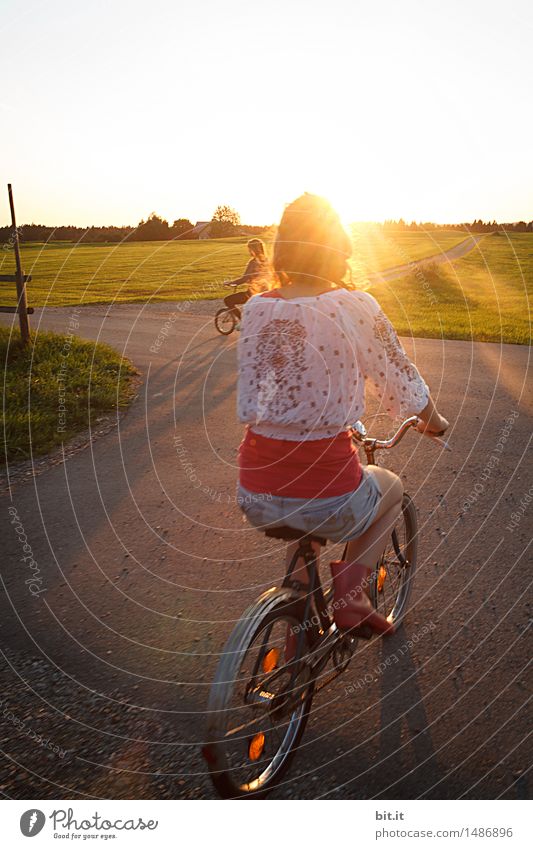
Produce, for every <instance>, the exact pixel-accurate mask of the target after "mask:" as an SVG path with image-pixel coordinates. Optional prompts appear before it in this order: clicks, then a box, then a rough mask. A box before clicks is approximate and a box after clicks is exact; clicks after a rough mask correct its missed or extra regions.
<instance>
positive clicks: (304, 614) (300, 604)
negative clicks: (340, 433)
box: [202, 416, 419, 799]
mask: <svg viewBox="0 0 533 849" xmlns="http://www.w3.org/2000/svg"><path fill="white" fill-rule="evenodd" d="M418 422H419V420H418V418H417V417H416V416H413V417H411V418H409V419H407V420H406V421H404V422H403V424H402V425H401V426H400V428H399V429H398V431H397V432H396V433H395V435H394V436H393V437H392V438H391V439H388V440H379V439H374V438H372V437H369V436H367V435H366V431H365V428H364V426H363V425H362V424H361V422H357V423H356V425H354V427H353V430H352V437H353V439H354V440H356V441H357V442H359V443H360V444H362V446H363V448H364V450H365V454H366V459H367V462H368V463H372V464H374V463H375V452H376V451H379V450H381V449H388V448H393V447H394V446H395V445H397V444H398V443H399V442H400V440H401V439H402V438H403V436H404V435H405V434H406V433H407V431H408V430H409V429H410V428H411V427H415V426H416V425H417V424H418ZM265 533H266V535H267V536H269V537H275V538H276V539H281V540H287V541H291V542H293V541H295V540H297V541H298V542H299V546H298V550H297V552H296V554H295V555H294V557H293V559H292V562H291V564H290V566H289V569H288V571H287V574H286V575H285V579H284V581H283V584H282V585H281V587H272V589H270V590H267V591H266V592H265V593H263V595H262V596H260V598H258V599H257V601H256V602H254V604H252V605H251V607H249V608H248V610H246V611H245V613H244V614H243V616H242V617H241V619H240V620H239V622H238V623H237V625H236V626H235V628H234V629H233V631H232V633H231V634H230V636H229V639H228V641H227V642H226V645H225V646H224V649H223V651H222V655H221V657H220V661H219V664H218V667H217V670H216V674H215V678H214V681H213V684H212V686H211V692H210V695H209V703H208V707H207V711H208V722H207V742H206V744H205V746H204V747H203V750H202V751H203V755H204V757H205V759H206V761H207V763H208V765H209V770H210V774H211V778H212V781H213V784H214V786H215V788H216V790H217V791H218V793H219V795H220V796H222V797H223V798H226V799H229V798H250V797H251V798H254V797H255V798H257V797H259V796H263V795H265V794H266V793H268V792H269V791H270V790H271V789H272V788H273V787H274V786H275V785H277V784H279V782H280V780H281V777H282V775H283V774H284V773H285V771H286V770H287V768H288V767H289V764H290V761H291V759H292V757H293V756H294V754H295V751H296V749H297V748H298V745H299V743H300V740H301V738H302V735H303V733H304V730H305V726H306V723H307V720H308V718H309V714H310V710H311V703H312V701H313V696H314V694H315V693H316V692H318V690H320V689H322V687H324V686H326V685H327V684H329V683H330V682H331V681H332V680H333V679H334V678H336V677H337V676H338V675H340V674H341V673H343V672H344V670H345V669H346V667H347V666H348V664H349V662H350V660H351V658H352V656H353V654H354V651H355V648H356V645H357V640H358V638H364V639H368V638H369V637H371V636H372V632H371V631H370V630H369V629H368V626H365V625H363V626H360V627H359V628H358V629H354V630H353V631H347V632H342V631H339V630H338V629H337V626H336V625H335V623H334V620H333V610H332V602H333V587H332V586H331V585H330V586H328V587H327V588H326V589H325V590H324V589H323V588H322V585H321V583H320V576H319V573H318V568H317V563H316V557H315V554H314V552H313V547H312V544H311V543H312V542H318V543H319V544H320V545H321V546H325V545H326V544H327V540H326V539H324V538H323V537H321V536H319V535H317V534H304V533H302V532H301V531H298V530H294V529H293V528H289V527H286V526H284V527H276V528H272V529H267V530H266V532H265ZM416 554H417V520H416V510H415V506H414V504H413V502H412V500H411V498H410V497H409V496H408V495H404V500H403V506H402V513H401V515H400V517H399V518H398V521H397V523H396V525H395V527H394V529H393V531H392V534H391V540H390V543H389V544H388V546H387V549H386V550H385V552H384V554H383V557H382V558H381V560H380V562H379V563H378V564H377V565H376V569H375V571H374V572H373V574H372V577H371V585H370V596H371V600H372V603H373V604H374V606H375V608H376V609H377V610H378V611H379V612H380V613H382V614H383V615H384V616H386V617H387V618H388V619H389V621H391V622H394V623H395V624H396V625H397V624H399V623H400V622H401V620H402V619H403V617H404V616H405V613H406V611H407V607H408V603H409V595H410V592H411V589H412V585H413V576H414V573H415V569H416ZM299 558H303V560H304V562H305V565H306V567H307V572H308V576H309V584H308V586H309V591H308V592H303V591H302V589H301V585H300V584H299V583H298V582H297V581H293V580H292V579H291V574H292V572H293V570H294V568H295V566H296V563H297V561H298V559H299ZM343 559H344V557H343ZM288 629H291V633H292V634H294V635H297V637H296V650H295V652H294V654H293V656H292V657H291V658H290V659H286V657H285V645H286V641H287V634H288V633H289V632H288Z"/></svg>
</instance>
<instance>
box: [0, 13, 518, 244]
mask: <svg viewBox="0 0 533 849" xmlns="http://www.w3.org/2000/svg"><path fill="white" fill-rule="evenodd" d="M261 9H263V7H262V6H261ZM125 10H126V12H127V13H126V14H124V11H125ZM258 10H259V4H256V3H253V2H244V0H228V3H226V4H225V5H224V7H221V6H220V4H218V3H216V2H215V0H205V2H204V3H203V4H202V5H201V7H198V8H196V7H194V8H187V11H186V13H184V12H182V11H181V10H180V8H179V6H176V4H174V3H172V2H171V0H155V2H154V3H153V4H152V5H151V7H150V14H147V13H146V10H145V8H144V6H143V5H142V4H141V3H140V2H138V0H136V2H132V3H129V4H128V5H127V6H125V5H124V4H121V3H118V4H111V5H110V4H105V3H103V2H101V0H97V2H96V3H95V4H93V5H92V6H91V7H90V8H89V7H81V6H77V5H75V4H69V3H68V2H67V0H51V2H49V3H47V4H44V2H37V3H34V4H33V5H32V6H30V7H25V8H24V11H21V7H20V6H19V5H18V4H16V3H15V0H5V5H4V13H3V19H2V23H3V29H4V32H3V35H4V42H3V43H4V47H3V50H2V56H1V57H0V70H2V71H3V73H4V78H9V79H10V84H9V85H8V86H6V88H5V90H4V91H3V93H2V99H1V102H0V112H1V114H2V116H3V119H4V121H5V122H6V123H7V122H8V123H9V125H10V127H11V129H10V132H9V133H5V138H4V139H3V147H4V156H3V163H4V167H3V169H2V172H3V176H4V177H5V179H3V180H2V182H3V183H7V182H11V183H12V184H13V189H14V193H15V202H16V207H17V217H18V220H19V221H23V222H26V223H28V222H39V221H43V222H61V223H58V224H55V223H46V225H45V226H77V227H87V226H99V227H106V226H116V227H121V226H126V227H130V226H136V225H135V224H132V221H135V222H139V221H140V220H141V219H146V218H147V216H148V215H149V214H150V212H151V211H152V210H154V209H155V210H156V211H157V214H158V215H160V216H161V217H163V218H164V219H166V220H168V221H169V222H172V221H173V220H174V219H175V218H178V217H187V218H189V219H190V220H191V221H192V222H193V223H194V222H195V221H202V220H209V219H206V212H205V210H214V209H215V207H216V206H217V205H218V204H228V205H230V206H232V207H234V208H235V209H236V210H237V211H238V212H239V213H240V215H241V220H242V221H243V222H249V221H250V222H256V221H268V222H277V221H278V220H279V218H280V216H281V213H282V211H283V208H284V206H285V204H286V203H288V202H290V201H291V200H292V199H294V198H295V197H297V196H298V195H300V194H301V193H302V192H303V191H306V190H307V191H313V192H316V193H317V194H321V195H324V196H325V197H327V198H328V199H329V200H330V201H331V203H332V204H333V206H334V207H336V208H337V209H338V211H339V212H340V214H341V216H342V217H343V219H344V220H345V221H350V222H353V223H366V222H376V223H377V222H382V221H385V220H391V219H393V220H397V219H399V218H403V219H404V220H405V221H420V222H425V223H430V222H431V223H435V224H438V225H440V226H442V225H443V224H450V223H452V222H453V221H457V222H458V223H466V222H471V221H474V220H477V219H482V220H484V221H486V220H490V221H492V220H496V221H499V222H506V223H511V222H517V221H521V220H524V221H529V220H531V219H532V218H533V210H532V205H531V198H530V194H531V192H530V186H531V185H532V184H533V163H532V161H531V156H530V151H529V145H530V139H531V137H532V135H533V132H532V131H533V117H532V114H531V109H530V108H529V90H528V88H529V79H530V76H531V60H530V51H529V43H530V40H531V30H532V20H533V18H532V14H531V8H530V6H529V4H526V2H525V0H518V2H516V3H515V4H513V6H512V8H506V9H505V11H504V12H503V13H502V8H501V5H500V4H499V3H496V2H494V0H491V2H488V3H483V2H481V0H473V2H471V3H469V4H468V6H467V7H464V6H463V5H462V4H461V3H460V2H459V0H451V2H450V3H448V4H447V5H446V8H438V9H437V8H432V9H428V7H427V5H426V4H424V3H422V2H420V0H408V2H406V3H404V4H401V5H400V4H394V3H392V2H387V3H385V4H380V6H379V8H377V7H375V8H369V7H368V4H365V3H363V2H362V1H361V0H357V2H351V0H350V2H348V0H332V2H331V3H330V4H328V7H327V9H323V8H322V7H321V6H319V5H318V4H312V3H309V2H303V0H295V2H294V3H292V4H290V6H286V5H284V4H282V3H281V0H273V2H272V4H270V6H269V13H268V14H263V15H262V16H259V15H258ZM103 22H105V26H104V25H103ZM21 57H22V59H21ZM13 71H15V73H13ZM43 74H44V82H40V80H41V78H42V77H43ZM36 80H38V81H39V85H37V84H36ZM13 128H15V129H13ZM17 128H20V129H17ZM0 194H1V197H2V200H0V222H3V221H4V220H5V221H6V222H8V221H9V208H8V203H7V192H6V193H4V192H1V191H0ZM211 214H212V213H211ZM87 221H108V222H109V221H112V222H114V223H113V224H93V225H87ZM65 222H68V224H66V223H65ZM256 226H257V225H256ZM265 226H270V225H265Z"/></svg>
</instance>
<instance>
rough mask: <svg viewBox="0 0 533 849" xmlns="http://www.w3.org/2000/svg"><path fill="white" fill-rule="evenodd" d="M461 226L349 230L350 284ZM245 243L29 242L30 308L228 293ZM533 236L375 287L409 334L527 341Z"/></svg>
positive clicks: (502, 237) (9, 259)
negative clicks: (351, 251) (423, 229)
mask: <svg viewBox="0 0 533 849" xmlns="http://www.w3.org/2000/svg"><path fill="white" fill-rule="evenodd" d="M466 235H467V234H466V233H465V232H461V231H458V230H451V231H446V230H442V231H440V230H436V231H427V232H416V231H414V232H405V231H396V232H383V230H382V229H381V228H379V227H375V226H372V225H365V226H357V227H354V228H352V238H353V242H354V257H353V260H352V273H353V279H354V282H355V284H356V285H357V286H361V287H365V286H366V285H367V278H368V275H370V274H371V273H372V272H373V271H379V270H383V269H386V268H391V267H393V266H397V265H402V264H405V263H407V262H409V261H412V260H417V259H423V258H426V257H430V256H433V255H434V254H437V253H439V252H440V251H445V250H447V249H449V248H451V247H453V246H454V245H456V244H458V243H459V242H461V241H463V239H464V238H465V237H466ZM246 259H247V251H246V238H244V237H239V238H236V239H213V240H206V241H176V242H170V243H166V242H144V243H136V244H124V245H116V244H114V245H101V244H100V245H79V246H76V245H72V244H71V243H68V244H66V243H50V244H44V245H43V244H30V245H24V246H23V265H24V269H25V271H26V273H31V274H32V275H33V279H32V281H31V283H29V284H28V301H29V303H30V305H31V306H45V305H48V306H63V305H71V304H76V305H77V304H94V303H110V302H115V303H121V302H123V303H124V302H132V301H143V302H144V301H146V302H157V301H184V300H195V299H212V298H219V297H221V296H222V295H224V294H227V290H225V289H224V288H223V286H222V283H223V281H224V280H225V279H229V278H232V277H237V276H238V275H239V274H241V273H242V271H243V269H244V266H245V263H246ZM13 269H14V260H13V255H12V251H7V250H4V251H3V252H1V253H0V270H1V272H2V273H10V272H11V271H12V270H13ZM532 281H533V234H529V233H517V234H512V235H507V234H499V233H494V234H490V235H487V236H485V237H484V238H483V239H482V240H481V242H480V243H479V244H478V246H477V247H476V248H474V250H473V251H471V252H470V253H469V254H467V255H466V256H464V257H463V258H461V259H459V260H456V261H455V262H454V263H453V264H450V263H445V264H440V265H434V266H432V267H425V268H424V269H422V270H419V271H417V272H413V273H411V274H409V275H408V276H406V277H403V278H400V279H396V280H391V281H389V282H387V283H373V284H371V285H370V288H369V291H371V292H372V294H374V295H375V297H376V298H377V299H378V300H379V301H380V303H381V304H382V306H383V308H384V310H385V312H386V313H387V314H388V315H389V316H390V318H391V319H392V321H393V322H394V324H395V326H396V327H397V329H398V332H399V333H400V334H403V335H414V336H422V337H437V338H438V337H441V336H442V337H444V338H448V339H476V340H480V341H488V342H499V341H503V342H513V343H518V344H527V343H529V342H530V308H529V298H531V287H532ZM0 287H1V289H0V304H3V305H6V306H8V305H14V304H15V293H14V286H13V284H7V283H1V284H0Z"/></svg>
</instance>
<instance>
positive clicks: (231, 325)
mask: <svg viewBox="0 0 533 849" xmlns="http://www.w3.org/2000/svg"><path fill="white" fill-rule="evenodd" d="M236 324H237V318H236V317H235V315H234V314H233V313H232V312H231V310H229V309H228V308H227V307H222V308H221V309H219V310H218V311H217V313H216V315H215V327H216V329H217V330H218V332H219V333H221V334H222V336H229V334H230V333H233V331H234V330H235V326H236Z"/></svg>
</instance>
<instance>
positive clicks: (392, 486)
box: [346, 466, 403, 569]
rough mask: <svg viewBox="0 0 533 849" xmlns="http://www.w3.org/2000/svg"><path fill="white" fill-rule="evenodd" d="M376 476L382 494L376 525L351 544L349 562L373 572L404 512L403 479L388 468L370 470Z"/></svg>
mask: <svg viewBox="0 0 533 849" xmlns="http://www.w3.org/2000/svg"><path fill="white" fill-rule="evenodd" d="M368 469H369V471H370V472H371V474H373V475H375V476H376V479H377V481H378V484H379V487H380V489H381V492H382V493H383V495H382V498H381V501H380V504H379V509H378V513H377V516H376V519H375V521H374V523H373V524H372V525H371V526H370V528H369V529H368V530H367V531H365V533H364V534H362V535H361V536H360V537H358V538H357V539H355V540H351V541H350V542H349V543H348V551H347V555H346V560H347V561H348V562H349V563H361V564H363V566H366V567H367V568H370V569H373V568H374V566H375V565H376V563H377V562H378V560H379V558H380V557H381V555H382V554H383V552H384V551H385V548H386V545H387V541H388V538H389V535H390V533H391V531H392V529H393V527H394V524H395V522H396V520H397V518H398V516H399V515H400V512H401V509H402V498H403V485H402V482H401V480H400V478H399V477H398V476H397V475H395V474H394V473H393V472H389V470H388V469H383V468H381V467H379V466H369V467H368Z"/></svg>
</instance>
